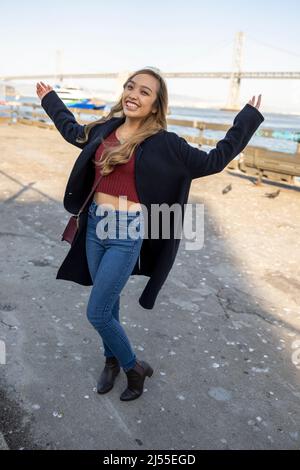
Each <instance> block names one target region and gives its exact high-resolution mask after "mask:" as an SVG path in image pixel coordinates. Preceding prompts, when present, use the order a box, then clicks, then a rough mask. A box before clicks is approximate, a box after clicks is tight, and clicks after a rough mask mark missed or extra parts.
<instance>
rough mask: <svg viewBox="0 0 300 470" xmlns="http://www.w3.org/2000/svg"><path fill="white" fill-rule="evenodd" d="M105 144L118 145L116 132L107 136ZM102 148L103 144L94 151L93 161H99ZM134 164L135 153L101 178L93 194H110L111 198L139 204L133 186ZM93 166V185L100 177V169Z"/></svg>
mask: <svg viewBox="0 0 300 470" xmlns="http://www.w3.org/2000/svg"><path fill="white" fill-rule="evenodd" d="M105 142H106V143H107V142H110V143H112V144H113V145H116V144H118V143H119V141H118V139H117V136H116V132H115V131H113V132H112V133H111V134H109V135H108V136H107V137H106V139H105ZM103 150H104V147H103V144H102V143H101V144H100V145H99V147H98V148H97V150H96V153H95V160H96V161H101V157H102V153H103ZM134 163H135V153H133V155H132V157H131V158H130V160H129V162H127V163H124V164H122V165H116V166H115V167H114V170H113V171H112V172H111V173H110V174H109V175H106V176H103V177H102V178H101V180H100V182H99V183H98V185H97V187H96V189H95V192H102V193H106V194H111V195H113V196H117V197H118V196H127V200H128V201H134V202H140V201H139V197H138V195H137V192H136V186H135V172H134ZM94 166H95V178H94V183H93V184H95V182H96V179H98V178H99V176H100V174H101V173H100V170H101V169H100V167H99V166H97V165H94Z"/></svg>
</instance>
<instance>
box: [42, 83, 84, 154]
mask: <svg viewBox="0 0 300 470" xmlns="http://www.w3.org/2000/svg"><path fill="white" fill-rule="evenodd" d="M41 106H42V107H43V108H44V110H45V111H46V113H47V114H48V116H49V118H50V119H51V121H53V123H54V125H55V127H56V128H57V130H58V131H59V132H60V134H61V135H62V136H63V138H64V139H65V140H66V141H67V142H69V143H70V144H73V145H75V146H76V147H79V148H81V149H82V148H83V147H84V146H85V145H86V144H87V142H85V143H78V142H76V139H77V137H83V135H84V134H83V129H84V125H81V124H78V122H77V121H76V119H75V117H74V114H73V113H71V111H70V110H69V109H68V108H67V106H66V105H65V104H64V102H63V101H62V100H61V99H60V97H59V96H58V94H57V93H56V92H55V91H54V90H51V91H50V92H49V93H47V94H46V95H45V96H44V97H43V98H42V100H41Z"/></svg>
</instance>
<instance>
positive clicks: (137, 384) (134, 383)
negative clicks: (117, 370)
mask: <svg viewBox="0 0 300 470" xmlns="http://www.w3.org/2000/svg"><path fill="white" fill-rule="evenodd" d="M125 374H126V375H127V388H126V390H124V392H123V393H122V394H121V396H120V400H122V401H129V400H135V399H136V398H138V397H139V396H140V395H142V393H143V391H144V381H145V378H146V376H148V377H151V375H152V374H153V369H152V367H151V366H150V365H149V364H148V363H147V362H146V361H139V360H138V359H137V360H136V364H135V366H134V367H133V368H132V369H129V370H128V371H127V372H125Z"/></svg>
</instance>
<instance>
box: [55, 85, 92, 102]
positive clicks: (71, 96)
mask: <svg viewBox="0 0 300 470" xmlns="http://www.w3.org/2000/svg"><path fill="white" fill-rule="evenodd" d="M53 89H54V91H55V92H56V93H57V94H58V96H59V97H60V98H61V100H62V101H64V103H73V102H77V101H81V100H86V99H91V98H92V95H91V93H89V92H88V91H86V90H84V89H83V88H82V87H78V86H68V85H66V86H62V85H59V84H55V85H54V87H53Z"/></svg>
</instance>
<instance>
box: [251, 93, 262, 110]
mask: <svg viewBox="0 0 300 470" xmlns="http://www.w3.org/2000/svg"><path fill="white" fill-rule="evenodd" d="M260 102H261V95H258V98H257V103H256V104H254V103H255V95H254V96H252V99H251V100H249V101H248V104H251V106H254V108H257V109H259V107H260Z"/></svg>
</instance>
